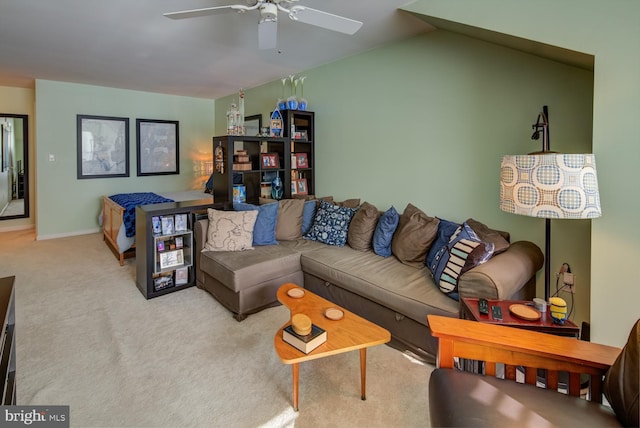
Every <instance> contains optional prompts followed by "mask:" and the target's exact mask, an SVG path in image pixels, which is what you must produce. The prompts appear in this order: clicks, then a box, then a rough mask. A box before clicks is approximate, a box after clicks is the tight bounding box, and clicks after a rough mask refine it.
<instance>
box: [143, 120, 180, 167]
mask: <svg viewBox="0 0 640 428" xmlns="http://www.w3.org/2000/svg"><path fill="white" fill-rule="evenodd" d="M178 131H179V130H178V121H176V120H152V119H136V139H137V156H138V176H145V175H169V174H180V155H179V153H180V150H179V149H180V144H179V138H178V135H179V132H178Z"/></svg>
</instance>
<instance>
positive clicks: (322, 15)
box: [289, 6, 362, 34]
mask: <svg viewBox="0 0 640 428" xmlns="http://www.w3.org/2000/svg"><path fill="white" fill-rule="evenodd" d="M289 18H291V19H293V20H294V21H300V22H304V23H305V24H311V25H315V26H317V27H322V28H326V29H327V30H333V31H338V32H340V33H345V34H354V33H355V32H356V31H358V30H359V29H360V27H362V22H360V21H356V20H354V19H350V18H345V17H344V16H338V15H334V14H333V13H328V12H323V11H321V10H316V9H311V8H310V7H306V6H293V7H292V8H291V9H290V10H289Z"/></svg>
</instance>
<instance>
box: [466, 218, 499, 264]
mask: <svg viewBox="0 0 640 428" xmlns="http://www.w3.org/2000/svg"><path fill="white" fill-rule="evenodd" d="M467 224H468V225H469V226H470V227H471V229H473V231H474V232H475V233H476V235H478V238H480V240H481V241H482V242H490V243H492V244H493V245H494V248H493V255H494V256H495V255H496V254H500V253H501V252H503V251H506V250H507V248H509V234H508V233H507V232H500V231H497V230H493V229H490V228H489V226H487V225H486V224H483V223H480V222H479V221H477V220H474V219H472V218H470V219H468V220H467ZM505 235H506V237H505Z"/></svg>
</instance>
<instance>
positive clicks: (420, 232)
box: [391, 204, 440, 268]
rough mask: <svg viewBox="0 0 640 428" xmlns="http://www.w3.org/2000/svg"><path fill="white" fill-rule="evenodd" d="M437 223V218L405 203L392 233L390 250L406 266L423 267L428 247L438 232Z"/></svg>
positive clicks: (438, 221)
mask: <svg viewBox="0 0 640 428" xmlns="http://www.w3.org/2000/svg"><path fill="white" fill-rule="evenodd" d="M439 223H440V220H439V219H437V218H435V217H429V216H428V215H426V214H425V213H424V212H422V211H421V210H420V209H418V208H416V207H415V206H413V205H411V204H407V207H406V208H405V209H404V212H403V213H402V215H401V216H400V222H399V223H398V228H397V229H396V232H395V233H394V234H393V240H392V241H391V252H392V253H393V254H394V255H395V256H396V257H397V258H398V260H400V261H401V262H402V263H404V264H406V265H408V266H413V267H415V268H421V267H424V266H425V263H426V258H427V253H428V252H429V248H431V244H433V241H434V240H435V239H436V235H437V234H438V224H439Z"/></svg>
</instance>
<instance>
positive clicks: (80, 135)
mask: <svg viewBox="0 0 640 428" xmlns="http://www.w3.org/2000/svg"><path fill="white" fill-rule="evenodd" d="M76 120H77V136H76V138H77V145H78V147H77V150H78V152H77V165H78V179H84V178H111V177H128V176H129V118H127V117H109V116H88V115H82V114H79V115H77V119H76Z"/></svg>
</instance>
